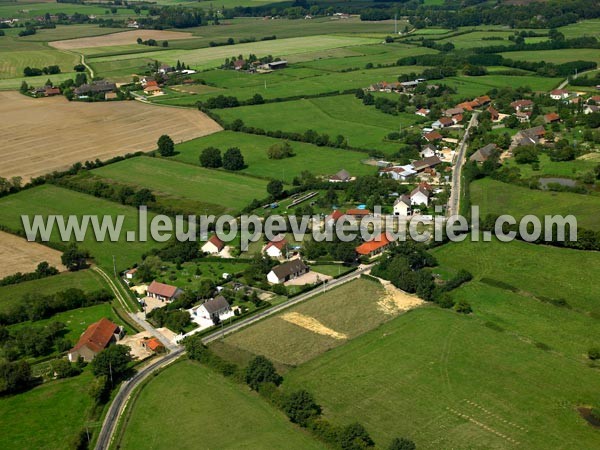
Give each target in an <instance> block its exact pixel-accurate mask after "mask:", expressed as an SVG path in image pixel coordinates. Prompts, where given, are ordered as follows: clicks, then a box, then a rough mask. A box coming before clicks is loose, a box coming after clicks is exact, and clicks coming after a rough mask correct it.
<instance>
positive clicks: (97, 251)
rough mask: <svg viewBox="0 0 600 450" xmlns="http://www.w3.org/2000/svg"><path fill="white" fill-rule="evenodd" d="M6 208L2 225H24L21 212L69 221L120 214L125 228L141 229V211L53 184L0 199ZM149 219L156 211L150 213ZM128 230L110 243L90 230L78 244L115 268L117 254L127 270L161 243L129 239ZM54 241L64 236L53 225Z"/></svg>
mask: <svg viewBox="0 0 600 450" xmlns="http://www.w3.org/2000/svg"><path fill="white" fill-rule="evenodd" d="M0 207H2V211H3V214H2V217H1V218H0V224H2V225H4V226H7V227H9V228H10V229H13V230H21V229H22V228H23V225H22V222H21V217H20V216H21V215H27V216H29V217H30V218H31V217H33V216H34V215H38V214H39V215H42V216H44V217H47V216H48V215H50V214H56V215H61V216H63V217H64V219H65V222H66V221H67V220H68V216H69V215H76V216H77V217H81V216H82V215H84V214H88V215H90V214H91V215H98V216H100V219H102V216H105V215H108V216H111V217H113V220H116V216H117V215H123V216H124V221H123V230H133V231H136V232H137V226H138V224H137V222H138V219H137V213H136V210H135V209H134V208H132V207H128V206H123V205H120V204H118V203H113V202H110V201H108V200H103V199H100V198H96V197H92V196H90V195H86V194H81V193H79V192H74V191H69V190H67V189H63V188H59V187H56V186H52V185H42V186H38V187H35V188H32V189H27V190H24V191H21V192H19V193H17V194H14V195H10V196H8V197H4V198H2V199H0ZM148 216H149V218H151V217H152V214H149V215H148ZM125 239H126V236H125V232H122V233H121V235H120V239H119V241H118V242H110V241H109V239H108V235H107V237H106V240H105V241H104V242H97V241H96V240H95V238H94V236H93V233H92V231H91V229H90V230H88V232H87V233H86V237H85V240H84V242H81V243H79V244H78V245H79V246H80V247H81V248H84V249H86V250H89V252H90V253H91V254H92V256H93V257H94V259H95V261H96V263H97V264H99V265H100V266H102V267H105V268H108V269H110V270H111V271H112V268H113V256H114V257H115V260H116V267H117V270H123V269H125V268H127V267H131V265H132V264H133V263H135V262H138V261H139V260H140V259H141V256H142V254H143V253H146V252H148V251H149V250H150V249H151V248H153V247H157V246H160V245H162V244H157V243H156V242H153V241H151V240H148V241H147V242H139V241H136V242H128V243H127V245H123V243H124V242H126V240H125ZM50 240H51V241H52V242H60V241H61V239H60V235H59V232H58V229H57V227H56V226H55V227H54V228H53V232H52V235H51V238H50Z"/></svg>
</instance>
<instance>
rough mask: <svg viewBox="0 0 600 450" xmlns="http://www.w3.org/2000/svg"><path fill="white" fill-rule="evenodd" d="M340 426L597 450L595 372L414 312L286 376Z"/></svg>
mask: <svg viewBox="0 0 600 450" xmlns="http://www.w3.org/2000/svg"><path fill="white" fill-rule="evenodd" d="M284 388H286V389H297V388H304V389H307V390H308V391H310V392H312V393H313V394H314V395H315V397H316V399H317V401H318V402H319V403H320V404H321V405H323V406H324V413H325V416H326V417H327V418H329V419H331V420H333V421H335V422H336V423H350V422H353V421H356V420H359V421H360V422H361V423H363V424H364V426H365V427H366V429H367V430H368V431H369V432H370V433H371V435H372V436H373V438H374V440H375V441H376V442H380V443H382V444H383V445H387V443H388V442H390V441H391V440H392V439H393V438H394V437H396V436H404V437H407V438H410V439H412V440H414V441H415V443H416V444H417V448H419V449H440V448H470V449H505V448H513V447H515V446H519V447H521V448H527V449H545V448H564V449H567V448H596V447H597V445H598V432H597V430H595V429H593V428H592V427H590V426H589V425H588V424H587V423H586V422H585V420H583V419H582V418H580V417H579V415H578V413H577V411H576V407H577V406H579V405H586V404H587V405H590V404H596V403H597V399H598V390H599V389H600V379H599V378H598V376H597V373H596V371H595V370H593V369H590V368H588V367H586V366H584V365H582V364H581V363H579V362H574V361H572V360H570V359H568V358H564V357H562V356H561V355H556V354H554V353H552V352H547V351H544V350H542V349H539V348H537V347H536V346H535V345H533V344H532V343H529V342H525V341H524V340H521V339H519V338H518V337H517V336H512V335H510V334H508V333H503V332H499V331H496V330H492V329H491V328H489V327H486V326H484V325H483V324H482V323H481V322H480V320H478V319H477V317H474V316H462V315H459V314H457V313H455V312H453V311H451V310H442V309H439V308H434V307H432V308H424V309H419V310H414V311H411V312H410V313H407V314H404V315H402V316H400V317H398V318H396V319H395V320H393V321H390V322H388V323H386V324H384V325H382V326H381V327H379V328H378V329H376V330H374V331H372V332H370V333H368V334H366V335H364V336H361V337H360V338H358V339H355V340H353V341H351V342H349V343H348V344H346V345H344V346H341V347H338V348H336V349H332V350H331V351H329V352H327V353H326V354H324V355H322V356H321V357H319V358H316V359H314V360H312V361H310V362H308V363H306V364H304V365H302V366H300V367H299V368H297V369H294V370H291V371H290V372H288V373H287V374H286V377H285V381H284Z"/></svg>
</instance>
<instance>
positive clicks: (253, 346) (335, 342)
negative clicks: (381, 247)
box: [215, 279, 392, 367]
mask: <svg viewBox="0 0 600 450" xmlns="http://www.w3.org/2000/svg"><path fill="white" fill-rule="evenodd" d="M383 294H384V290H383V287H382V286H381V285H379V284H378V283H377V282H374V281H371V280H364V279H358V280H355V281H351V282H349V283H346V284H344V285H342V286H340V287H337V288H335V289H333V290H331V291H328V292H325V293H323V294H320V295H318V296H316V297H314V298H312V299H310V300H309V301H306V302H303V303H301V304H299V305H297V306H294V307H292V308H289V309H286V310H285V312H284V313H282V314H279V315H276V316H273V317H270V318H268V319H265V320H263V321H261V322H259V323H257V324H256V325H253V326H251V327H248V328H244V329H243V330H241V331H240V332H238V333H234V334H232V335H230V336H228V337H226V338H225V340H224V341H223V342H222V343H218V344H217V345H216V346H215V350H216V351H217V352H225V353H223V354H224V355H226V354H227V353H232V352H235V350H241V351H242V353H244V352H245V353H254V354H257V355H264V356H266V357H267V358H269V359H271V360H272V361H274V362H275V363H277V364H278V365H280V366H283V367H290V366H296V365H299V364H302V363H304V362H306V361H309V360H310V359H312V358H315V357H317V356H319V355H321V354H323V353H325V352H327V351H329V350H331V349H333V348H335V347H338V346H340V345H344V344H347V342H348V339H353V338H355V337H357V336H359V335H361V334H363V333H365V332H366V331H368V330H371V329H373V328H376V327H377V326H378V325H379V324H381V323H382V322H385V321H386V320H389V318H390V317H392V316H390V315H387V314H385V313H384V312H382V311H381V310H380V309H379V307H378V305H377V302H378V300H380V299H381V297H382V296H383ZM290 313H293V314H301V315H302V316H307V317H309V318H312V319H316V320H317V321H318V322H320V324H321V325H323V326H325V327H327V328H329V329H330V330H333V331H334V332H337V333H340V334H343V335H345V336H346V337H345V338H339V337H334V336H333V335H331V334H327V332H325V331H323V332H322V333H317V332H314V331H311V330H310V329H307V328H305V327H302V326H300V325H297V324H295V323H291V322H290V321H288V320H284V319H283V318H282V317H286V315H287V314H290ZM227 347H229V348H227Z"/></svg>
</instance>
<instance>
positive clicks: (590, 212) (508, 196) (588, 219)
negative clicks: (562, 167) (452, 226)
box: [470, 178, 600, 231]
mask: <svg viewBox="0 0 600 450" xmlns="http://www.w3.org/2000/svg"><path fill="white" fill-rule="evenodd" d="M470 193H471V204H472V205H478V206H479V208H480V213H481V216H482V217H484V216H485V215H486V214H497V215H501V214H511V215H512V216H514V217H515V218H516V219H517V220H519V219H520V218H521V217H523V216H525V215H528V214H533V215H535V216H538V217H541V218H543V216H545V215H548V214H549V215H555V214H560V215H563V216H564V215H568V214H573V215H574V216H575V217H576V218H577V224H578V226H579V227H580V228H586V229H589V230H596V231H598V230H600V218H599V217H598V214H597V212H598V208H599V207H600V198H598V197H596V196H591V195H583V194H573V193H570V192H548V191H539V190H533V189H528V188H524V187H520V186H515V185H512V184H508V183H502V182H500V181H496V180H491V179H489V178H485V179H482V180H478V181H475V182H473V183H471V187H470Z"/></svg>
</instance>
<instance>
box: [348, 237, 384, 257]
mask: <svg viewBox="0 0 600 450" xmlns="http://www.w3.org/2000/svg"><path fill="white" fill-rule="evenodd" d="M393 242H394V241H393V239H391V237H390V236H389V235H388V233H380V234H379V235H378V236H375V237H374V238H373V239H371V240H370V241H367V242H363V243H362V244H360V245H359V246H358V247H356V248H355V251H356V253H358V255H359V256H368V257H373V256H375V255H379V254H380V253H383V252H384V251H385V250H386V249H387V248H388V247H390V246H391V245H392V244H393Z"/></svg>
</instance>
